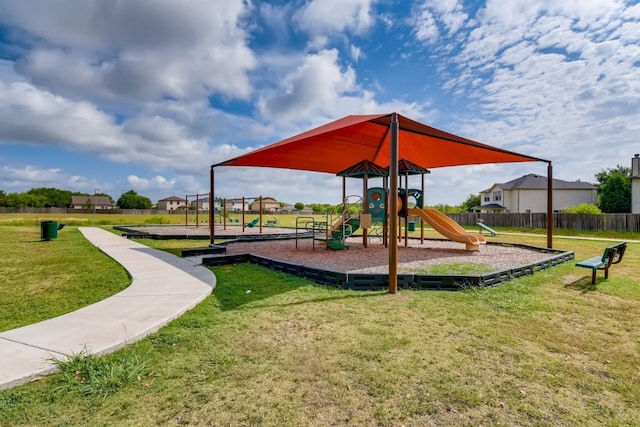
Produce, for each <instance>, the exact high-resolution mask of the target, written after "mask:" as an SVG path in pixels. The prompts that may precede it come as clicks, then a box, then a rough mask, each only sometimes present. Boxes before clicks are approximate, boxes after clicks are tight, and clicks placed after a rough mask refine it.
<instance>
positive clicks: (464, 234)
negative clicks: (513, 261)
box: [408, 208, 487, 251]
mask: <svg viewBox="0 0 640 427" xmlns="http://www.w3.org/2000/svg"><path fill="white" fill-rule="evenodd" d="M408 213H409V215H413V216H419V217H420V218H422V219H423V220H424V221H425V222H426V223H427V224H429V225H430V226H431V227H432V228H433V229H434V230H436V231H437V232H438V233H440V234H442V235H443V236H445V237H446V238H447V239H450V240H453V241H454V242H459V243H464V244H465V245H466V249H467V250H468V251H477V250H480V245H483V244H485V243H487V241H486V240H485V238H484V236H482V235H480V234H472V233H469V232H468V231H466V230H465V229H464V228H462V227H461V226H460V224H458V223H457V222H455V221H454V220H452V219H451V218H449V217H448V216H446V215H445V214H443V213H442V212H439V211H437V210H435V209H420V208H412V209H409V211H408Z"/></svg>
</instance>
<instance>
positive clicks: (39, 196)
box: [0, 187, 153, 209]
mask: <svg viewBox="0 0 640 427" xmlns="http://www.w3.org/2000/svg"><path fill="white" fill-rule="evenodd" d="M73 196H85V197H91V196H102V197H108V198H109V200H110V201H111V203H112V204H113V203H114V201H113V198H112V197H111V196H110V195H109V194H106V193H95V194H89V193H83V192H78V191H70V190H61V189H59V188H53V187H39V188H32V189H31V190H29V191H26V192H24V193H8V194H7V193H5V192H4V191H3V190H2V189H0V207H8V208H68V207H69V206H71V197H73ZM115 205H116V206H117V207H118V208H120V209H151V208H153V203H152V202H151V199H150V198H148V197H145V196H142V195H140V194H138V193H136V192H135V191H133V190H129V191H127V192H125V193H122V194H121V195H120V197H119V198H118V200H117V201H116V202H115ZM86 207H87V208H92V207H93V204H92V203H91V200H90V199H89V200H87V203H86Z"/></svg>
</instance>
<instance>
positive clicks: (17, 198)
mask: <svg viewBox="0 0 640 427" xmlns="http://www.w3.org/2000/svg"><path fill="white" fill-rule="evenodd" d="M46 202H47V199H46V197H45V196H42V195H35V194H29V193H9V194H7V195H6V197H5V198H4V205H5V206H8V207H11V208H44V207H46V206H45V204H46Z"/></svg>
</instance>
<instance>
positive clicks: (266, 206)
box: [249, 199, 280, 212]
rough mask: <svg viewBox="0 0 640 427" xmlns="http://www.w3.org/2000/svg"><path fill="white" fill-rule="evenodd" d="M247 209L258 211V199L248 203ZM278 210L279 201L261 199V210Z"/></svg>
mask: <svg viewBox="0 0 640 427" xmlns="http://www.w3.org/2000/svg"><path fill="white" fill-rule="evenodd" d="M249 210H251V211H255V212H259V211H260V199H256V200H254V201H253V203H251V204H250V205H249ZM279 210H280V202H278V201H277V200H273V199H262V212H276V211H279Z"/></svg>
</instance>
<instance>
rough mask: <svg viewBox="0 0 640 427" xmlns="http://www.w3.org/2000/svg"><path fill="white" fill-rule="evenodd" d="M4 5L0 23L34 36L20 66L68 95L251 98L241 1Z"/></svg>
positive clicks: (250, 60)
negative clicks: (220, 95)
mask: <svg viewBox="0 0 640 427" xmlns="http://www.w3.org/2000/svg"><path fill="white" fill-rule="evenodd" d="M0 4H2V9H3V15H2V17H0V22H2V21H4V23H5V25H7V26H8V27H9V28H10V29H13V30H15V31H22V32H25V33H26V34H27V35H28V36H29V39H27V40H28V41H27V43H28V44H29V45H30V46H29V49H28V50H27V51H25V52H24V55H23V56H22V57H21V58H20V59H19V61H18V64H17V69H18V70H19V71H20V72H21V73H22V74H23V75H25V76H26V77H27V78H29V79H30V80H32V81H33V82H34V83H36V84H38V85H43V86H47V87H50V88H57V90H59V91H60V92H61V93H62V94H65V95H68V96H83V97H87V96H88V95H89V94H93V96H94V97H98V98H100V97H107V96H111V97H117V98H126V99H131V98H133V99H138V100H159V99H162V98H163V97H166V96H169V97H174V98H179V99H183V98H188V97H192V96H207V95H208V94H209V93H211V92H213V93H221V94H224V95H226V96H229V97H237V98H247V97H248V96H249V95H250V93H251V85H250V83H249V80H248V77H247V72H248V71H249V70H251V69H253V68H254V67H255V65H256V59H255V57H254V54H253V52H252V51H251V49H250V48H249V47H248V45H247V34H246V32H245V30H244V29H243V17H244V15H245V13H246V3H245V2H244V1H242V0H224V1H221V0H216V1H209V2H201V1H197V0H186V1H183V2H174V1H171V0H141V1H135V2H112V1H104V0H87V1H83V2H82V3H81V4H79V3H77V2H75V1H72V0H61V1H60V2H55V3H52V2H49V1H46V0H35V1H33V2H29V3H28V4H27V3H25V2H22V1H11V0H4V1H2V2H0ZM34 11H37V12H34Z"/></svg>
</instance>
